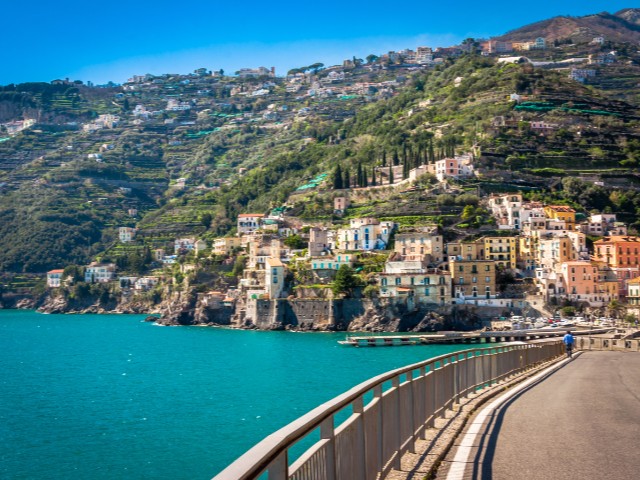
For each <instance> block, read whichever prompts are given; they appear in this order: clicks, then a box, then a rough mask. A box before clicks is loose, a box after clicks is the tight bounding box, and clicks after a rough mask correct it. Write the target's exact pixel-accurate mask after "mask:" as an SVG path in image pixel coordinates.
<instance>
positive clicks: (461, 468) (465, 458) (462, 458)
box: [447, 359, 570, 480]
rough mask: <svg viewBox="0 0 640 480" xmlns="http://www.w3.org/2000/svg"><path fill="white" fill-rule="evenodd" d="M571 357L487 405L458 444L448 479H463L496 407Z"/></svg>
mask: <svg viewBox="0 0 640 480" xmlns="http://www.w3.org/2000/svg"><path fill="white" fill-rule="evenodd" d="M569 361H570V360H569V359H565V360H563V361H561V362H558V363H556V364H555V365H552V366H551V367H549V368H546V369H545V370H543V371H542V372H540V373H538V374H536V375H534V376H533V377H531V378H530V379H528V380H525V381H524V382H522V383H521V384H519V385H518V386H516V387H514V388H512V389H510V390H509V391H508V392H506V393H505V394H504V395H500V396H499V397H498V398H496V399H495V400H494V401H493V402H491V403H490V404H489V405H487V406H486V407H485V408H484V409H482V411H481V412H480V413H479V414H478V415H477V416H476V417H475V418H474V420H473V422H472V423H471V426H470V427H469V429H468V430H467V433H465V435H464V437H463V438H462V441H461V442H460V445H459V446H458V450H457V451H456V455H455V457H453V461H452V462H451V466H450V467H449V473H448V474H447V480H462V479H463V478H464V474H465V471H466V469H467V465H468V462H469V456H470V455H471V451H472V450H473V444H474V443H475V440H476V437H477V436H478V433H480V431H481V430H482V428H483V425H484V423H485V421H486V420H487V418H488V417H489V415H491V414H492V413H493V411H494V410H495V409H497V408H498V407H499V406H500V405H501V404H503V403H504V402H506V401H507V400H509V399H510V398H511V397H513V396H514V395H516V394H517V393H519V392H520V391H522V390H524V389H525V388H527V387H528V386H529V385H531V384H532V383H534V382H537V381H538V380H540V379H541V378H542V377H544V376H545V375H548V374H549V373H550V372H552V371H554V370H557V369H558V368H560V367H561V366H562V365H564V364H565V363H567V362H569Z"/></svg>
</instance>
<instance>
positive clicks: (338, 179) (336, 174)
mask: <svg viewBox="0 0 640 480" xmlns="http://www.w3.org/2000/svg"><path fill="white" fill-rule="evenodd" d="M343 187H344V182H343V181H342V168H340V165H338V166H337V167H336V169H335V170H334V171H333V188H334V189H336V190H341V189H342V188H343Z"/></svg>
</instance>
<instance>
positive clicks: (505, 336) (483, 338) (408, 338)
mask: <svg viewBox="0 0 640 480" xmlns="http://www.w3.org/2000/svg"><path fill="white" fill-rule="evenodd" d="M570 330H571V333H572V334H573V335H574V336H580V335H601V334H606V333H611V332H612V331H615V328H598V329H592V330H581V329H575V328H571V329H570ZM566 333H567V329H565V328H553V329H546V328H540V329H526V330H503V331H476V332H441V333H435V334H417V335H416V334H414V335H367V336H348V337H347V338H346V339H344V340H341V341H339V342H338V343H340V344H342V345H351V346H353V347H397V346H403V345H426V344H467V343H468V344H478V343H502V342H517V341H523V342H526V341H531V340H541V339H545V338H554V337H563V336H564V335H565V334H566Z"/></svg>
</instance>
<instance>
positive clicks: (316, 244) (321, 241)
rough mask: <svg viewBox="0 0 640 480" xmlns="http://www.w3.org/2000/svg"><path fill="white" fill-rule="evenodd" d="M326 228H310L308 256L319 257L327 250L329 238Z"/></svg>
mask: <svg viewBox="0 0 640 480" xmlns="http://www.w3.org/2000/svg"><path fill="white" fill-rule="evenodd" d="M328 233H329V232H328V230H327V229H326V228H320V227H311V229H309V247H308V248H309V256H310V257H319V256H320V255H323V254H326V253H327V251H328V250H329V236H328Z"/></svg>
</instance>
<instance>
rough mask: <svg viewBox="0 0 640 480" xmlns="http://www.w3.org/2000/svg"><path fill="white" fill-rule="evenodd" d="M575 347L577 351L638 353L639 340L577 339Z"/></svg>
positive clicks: (639, 350) (639, 348)
mask: <svg viewBox="0 0 640 480" xmlns="http://www.w3.org/2000/svg"><path fill="white" fill-rule="evenodd" d="M576 347H577V348H578V349H579V350H605V351H625V352H640V339H637V338H603V337H579V338H576Z"/></svg>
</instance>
